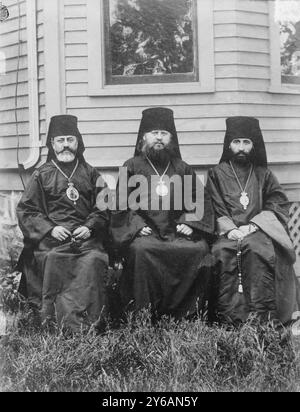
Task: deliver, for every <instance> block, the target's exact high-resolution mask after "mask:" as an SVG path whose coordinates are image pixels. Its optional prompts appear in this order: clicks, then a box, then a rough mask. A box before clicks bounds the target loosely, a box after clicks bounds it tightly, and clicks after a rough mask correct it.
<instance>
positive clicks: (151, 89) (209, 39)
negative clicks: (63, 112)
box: [87, 0, 215, 96]
mask: <svg viewBox="0 0 300 412" xmlns="http://www.w3.org/2000/svg"><path fill="white" fill-rule="evenodd" d="M197 2H198V7H197V10H198V15H197V20H198V56H199V81H198V82H187V83H177V82H174V83H154V84H153V83H152V84H121V85H106V84H105V67H104V62H105V53H104V47H105V45H104V27H103V26H104V25H103V18H104V17H103V1H102V0H87V25H88V86H89V88H88V93H89V95H90V96H122V95H123V96H124V95H145V94H146V95H161V94H183V93H210V92H211V93H212V92H214V91H215V65H214V27H213V4H214V2H213V1H212V0H197Z"/></svg>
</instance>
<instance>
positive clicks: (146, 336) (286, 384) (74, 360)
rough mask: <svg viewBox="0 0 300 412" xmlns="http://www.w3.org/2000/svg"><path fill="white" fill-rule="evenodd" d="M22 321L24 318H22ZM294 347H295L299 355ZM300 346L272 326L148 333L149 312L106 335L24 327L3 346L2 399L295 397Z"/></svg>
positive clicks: (183, 326)
mask: <svg viewBox="0 0 300 412" xmlns="http://www.w3.org/2000/svg"><path fill="white" fill-rule="evenodd" d="M22 316H23V317H24V314H23V315H22ZM297 345H298V346H299V347H297ZM299 350H300V341H298V342H297V341H296V340H292V339H291V337H290V335H289V334H288V333H287V331H284V333H281V332H278V331H276V330H275V329H274V328H273V327H272V326H271V325H269V326H266V327H254V326H251V325H250V324H247V325H244V326H243V327H242V328H240V329H239V330H226V329H224V328H220V327H217V326H208V325H206V324H205V323H204V322H203V321H201V320H195V321H183V322H180V323H175V322H174V321H172V320H169V319H162V320H161V321H160V323H159V324H157V325H155V326H153V325H152V324H151V321H150V316H149V313H148V312H147V311H145V312H143V313H141V314H140V315H139V316H138V318H137V319H136V320H135V321H133V320H132V319H130V318H129V319H128V322H126V324H123V325H122V326H121V327H119V328H118V329H114V330H113V329H112V330H107V332H106V333H105V334H103V335H100V336H99V335H98V336H97V335H95V334H94V333H93V332H90V333H82V334H78V335H76V336H66V335H64V334H63V333H62V332H61V331H59V330H57V331H54V332H53V331H52V332H51V333H50V332H49V331H41V330H35V329H34V328H32V327H31V326H30V324H27V325H26V322H25V323H24V322H23V327H22V328H15V330H13V331H12V332H11V333H10V334H9V335H7V336H5V337H2V339H1V341H0V361H1V370H0V388H1V391H2V392H15V391H18V392H23V391H29V392H66V391H68V392H111V391H116V392H140V391H143V392H182V391H184V392H185V391H188V392H220V391H226V392H227V391H228V392H245V391H247V392H249V391H251V392H262V391H263V392H285V391H289V392H290V391H293V392H296V391H297V392H298V391H300V351H299Z"/></svg>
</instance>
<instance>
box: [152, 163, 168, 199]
mask: <svg viewBox="0 0 300 412" xmlns="http://www.w3.org/2000/svg"><path fill="white" fill-rule="evenodd" d="M146 159H147V160H148V162H149V164H150V166H151V167H152V169H153V170H154V171H155V173H156V174H157V176H159V181H158V183H157V187H156V193H157V194H158V196H161V197H165V196H167V195H168V194H169V189H168V186H167V185H166V183H165V182H164V177H165V174H166V173H167V171H168V169H169V167H170V164H171V162H169V163H168V166H167V167H166V170H165V171H164V173H163V174H162V175H160V174H159V173H158V171H157V169H156V168H155V166H154V164H153V163H152V162H151V160H150V159H149V157H148V156H146Z"/></svg>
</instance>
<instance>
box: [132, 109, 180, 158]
mask: <svg viewBox="0 0 300 412" xmlns="http://www.w3.org/2000/svg"><path fill="white" fill-rule="evenodd" d="M151 130H166V131H168V132H170V133H171V135H172V141H173V147H174V153H175V157H177V158H179V159H181V154H180V149H179V143H178V136H177V131H176V127H175V121H174V113H173V110H171V109H168V108H165V107H153V108H150V109H146V110H144V111H143V116H142V120H141V124H140V129H139V133H138V138H137V142H136V147H135V153H134V156H139V155H140V154H141V151H142V142H143V137H144V135H145V133H148V132H151Z"/></svg>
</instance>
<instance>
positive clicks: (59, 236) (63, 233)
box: [51, 226, 71, 242]
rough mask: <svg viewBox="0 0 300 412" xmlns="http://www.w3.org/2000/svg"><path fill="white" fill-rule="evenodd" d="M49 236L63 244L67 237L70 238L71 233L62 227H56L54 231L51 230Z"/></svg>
mask: <svg viewBox="0 0 300 412" xmlns="http://www.w3.org/2000/svg"><path fill="white" fill-rule="evenodd" d="M51 236H52V237H53V238H54V239H56V240H59V241H60V242H63V241H64V240H67V239H68V237H69V236H71V232H70V231H69V230H68V229H66V228H65V227H63V226H56V227H55V228H54V229H52V231H51Z"/></svg>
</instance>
